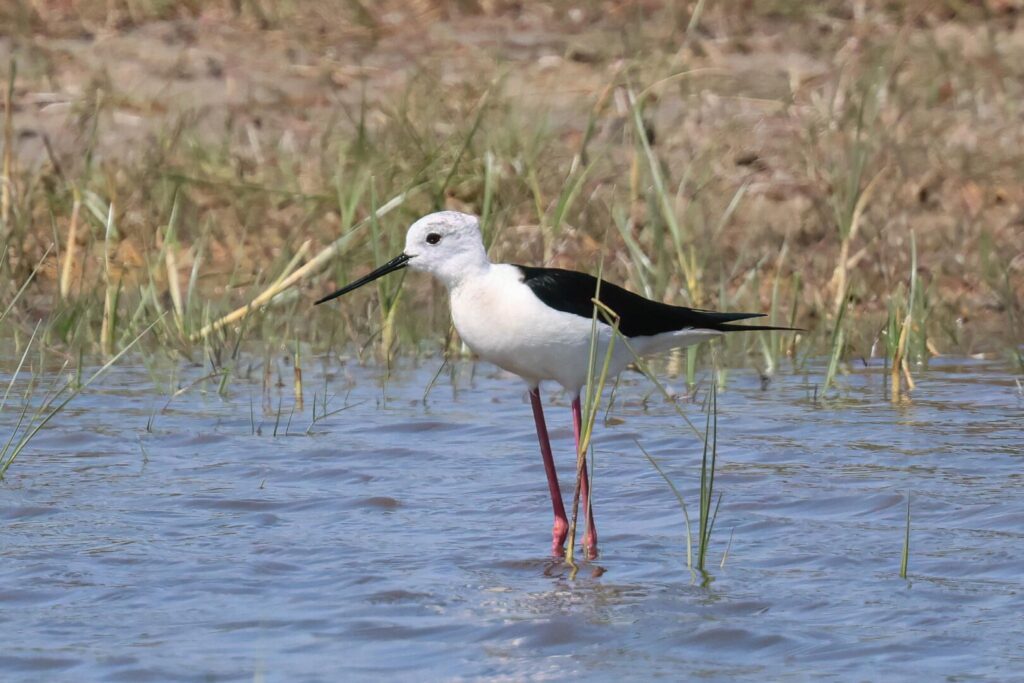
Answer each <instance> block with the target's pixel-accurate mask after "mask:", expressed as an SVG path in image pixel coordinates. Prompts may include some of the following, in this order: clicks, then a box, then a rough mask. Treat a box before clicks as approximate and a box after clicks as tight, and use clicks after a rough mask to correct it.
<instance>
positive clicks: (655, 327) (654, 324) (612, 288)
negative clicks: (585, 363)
mask: <svg viewBox="0 0 1024 683" xmlns="http://www.w3.org/2000/svg"><path fill="white" fill-rule="evenodd" d="M516 268H518V269H519V270H520V272H522V274H523V284H525V285H526V286H527V287H529V288H530V289H531V290H533V293H534V294H536V295H537V298H538V299H540V300H541V301H543V302H544V303H545V304H547V305H548V306H550V307H551V308H554V309H556V310H559V311H562V312H564V313H573V314H575V315H579V316H583V317H584V318H590V317H591V316H593V314H594V304H593V302H592V301H591V299H593V297H594V294H595V293H596V292H597V278H595V277H594V276H593V275H588V274H586V273H580V272H578V271H575V270H563V269H561V268H532V267H530V266H516ZM599 296H600V299H601V302H602V303H604V305H606V306H607V307H608V308H610V309H612V310H613V311H615V312H616V313H617V314H618V315H619V330H620V331H621V332H622V334H624V335H626V336H627V337H646V336H650V335H655V334H661V333H662V332H674V331H675V330H681V329H684V328H687V327H692V328H697V329H704V330H719V331H722V332H733V331H739V330H784V329H789V328H785V327H768V326H749V327H747V326H743V325H730V324H728V323H731V322H734V321H736V320H746V319H748V318H760V317H762V316H763V315H764V314H763V313H717V312H715V311H703V310H700V309H696V308H686V307H685V306H672V305H670V304H663V303H661V302H660V301H651V300H650V299H645V298H644V297H642V296H640V295H639V294H634V293H633V292H630V291H628V290H625V289H623V288H622V287H619V286H618V285H613V284H612V283H610V282H608V281H607V280H601V291H600V295H599ZM599 320H600V318H599ZM602 322H603V321H602Z"/></svg>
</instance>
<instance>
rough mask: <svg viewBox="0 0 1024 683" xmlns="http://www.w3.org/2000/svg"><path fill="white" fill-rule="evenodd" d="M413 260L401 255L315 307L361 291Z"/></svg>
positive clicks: (329, 295) (328, 296)
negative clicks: (360, 289) (363, 287)
mask: <svg viewBox="0 0 1024 683" xmlns="http://www.w3.org/2000/svg"><path fill="white" fill-rule="evenodd" d="M411 258H412V256H407V255H405V254H399V255H398V256H396V257H395V258H393V259H391V260H390V261H388V262H387V263H385V264H384V265H383V266H381V267H380V268H378V269H377V270H375V271H373V272H372V273H370V274H369V275H364V276H363V277H361V278H359V279H358V280H356V281H355V282H351V283H349V284H347V285H345V286H344V287H342V288H341V289H339V290H338V291H337V292H335V293H333V294H328V295H327V296H325V297H324V298H322V299H320V300H318V301H317V302H316V303H315V304H313V305H314V306H316V305H317V304H322V303H323V302H325V301H330V300H331V299H337V298H338V297H339V296H341V295H342V294H348V293H349V292H351V291H352V290H353V289H359V288H360V287H362V286H363V285H365V284H366V283H368V282H373V281H374V280H376V279H377V278H379V277H381V276H382V275H387V274H388V273H392V272H394V271H396V270H401V269H402V268H405V266H406V264H407V263H409V259H411Z"/></svg>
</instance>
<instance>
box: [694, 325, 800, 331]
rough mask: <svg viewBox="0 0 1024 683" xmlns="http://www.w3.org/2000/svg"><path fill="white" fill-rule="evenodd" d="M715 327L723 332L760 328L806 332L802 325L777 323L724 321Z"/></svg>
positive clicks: (757, 329)
mask: <svg viewBox="0 0 1024 683" xmlns="http://www.w3.org/2000/svg"><path fill="white" fill-rule="evenodd" d="M714 329H716V330H719V331H721V332H757V331H759V330H762V331H763V330H777V331H779V332H806V330H804V329H803V328H801V327H776V326H775V325H730V324H728V323H723V324H721V325H716V326H715V327H714Z"/></svg>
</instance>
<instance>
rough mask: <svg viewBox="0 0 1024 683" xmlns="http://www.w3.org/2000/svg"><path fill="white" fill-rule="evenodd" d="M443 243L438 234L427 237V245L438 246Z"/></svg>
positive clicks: (433, 233) (434, 233)
mask: <svg viewBox="0 0 1024 683" xmlns="http://www.w3.org/2000/svg"><path fill="white" fill-rule="evenodd" d="M440 241H441V235H440V234H439V233H436V232H432V233H430V234H429V235H427V244H437V243H438V242H440Z"/></svg>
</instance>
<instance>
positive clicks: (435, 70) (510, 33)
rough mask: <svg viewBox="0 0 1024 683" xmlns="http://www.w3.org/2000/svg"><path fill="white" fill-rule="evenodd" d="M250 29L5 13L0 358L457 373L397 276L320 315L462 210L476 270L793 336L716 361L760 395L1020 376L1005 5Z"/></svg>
mask: <svg viewBox="0 0 1024 683" xmlns="http://www.w3.org/2000/svg"><path fill="white" fill-rule="evenodd" d="M265 6H266V7H265ZM270 6H271V3H260V2H242V3H237V4H235V5H233V4H231V3H201V2H195V3H185V4H183V5H178V4H174V3H158V2H152V1H143V2H124V3H109V2H95V3H89V2H85V3H78V4H76V5H75V6H74V7H73V8H66V7H63V6H62V5H60V4H59V3H53V4H52V5H51V4H40V3H30V2H27V1H26V0H16V2H15V3H14V5H13V7H9V8H8V9H5V10H3V12H2V13H0V21H2V22H3V29H4V30H3V31H0V33H2V34H3V35H6V36H9V37H8V38H4V39H2V42H0V56H3V58H4V60H3V65H4V66H3V68H4V70H5V77H4V82H5V90H6V91H7V100H6V105H5V110H4V136H3V176H4V181H3V196H2V206H0V214H2V215H0V221H2V227H0V242H2V245H3V247H4V249H3V251H2V253H0V310H2V309H8V312H7V314H6V315H5V317H4V321H3V324H4V327H5V331H4V336H5V337H6V336H8V335H11V336H13V337H19V338H21V339H25V338H27V337H28V335H29V333H30V332H31V331H32V329H33V328H34V326H35V324H36V322H37V321H38V320H39V319H43V320H44V321H45V324H44V326H43V328H42V329H41V331H40V341H41V343H44V344H46V345H49V346H52V347H55V348H60V349H65V350H68V351H70V352H71V353H72V354H77V353H78V352H80V351H82V350H84V351H85V352H86V353H91V352H94V351H98V352H101V353H102V354H105V355H107V356H108V357H109V356H110V355H112V354H114V353H116V352H117V351H118V350H119V349H121V348H123V347H124V346H125V345H126V344H127V343H128V342H130V341H131V340H132V339H134V338H135V337H136V335H137V334H138V333H139V332H140V331H141V330H142V329H143V328H145V327H146V326H147V325H149V324H151V323H152V322H153V321H155V320H158V319H159V322H158V324H157V325H156V327H154V329H153V331H152V333H151V339H150V340H149V343H154V344H159V345H161V346H162V347H165V348H168V349H172V350H174V351H176V352H180V353H181V354H183V355H185V356H187V357H190V358H193V359H202V358H215V359H216V362H217V363H220V364H221V365H224V364H226V363H227V361H226V360H225V359H226V358H229V357H230V356H231V354H232V352H233V350H236V349H237V348H238V346H239V344H240V343H242V342H244V341H246V340H249V341H258V342H264V343H267V344H271V345H275V347H276V348H281V349H294V348H295V346H296V344H297V343H298V342H303V343H309V344H311V345H312V348H313V349H315V350H317V351H322V350H326V349H340V348H343V347H348V348H355V349H356V350H357V351H358V352H360V353H365V354H390V353H407V352H415V351H422V350H428V351H429V350H433V351H438V350H443V349H457V348H458V346H457V339H456V338H455V337H454V335H453V333H452V331H451V329H450V323H449V321H448V316H447V308H446V305H445V303H444V301H443V297H442V296H440V294H441V292H440V290H439V289H438V286H437V285H435V284H433V283H431V282H429V281H428V280H427V279H426V278H425V277H422V276H417V275H413V276H409V277H408V278H406V282H405V283H404V286H402V287H401V288H399V285H400V283H399V281H397V279H396V280H394V281H387V282H384V283H382V284H381V287H380V288H379V289H378V290H377V291H372V290H371V289H369V288H368V290H367V291H365V292H359V293H357V294H354V295H353V296H351V297H348V298H346V299H344V300H341V301H339V302H335V303H334V304H332V305H331V306H330V307H329V308H328V307H319V308H316V309H313V308H312V307H311V302H312V301H313V300H314V299H315V298H317V297H318V296H319V295H321V294H323V293H325V292H327V291H329V290H330V289H331V288H332V287H333V286H334V285H336V284H338V283H340V282H342V281H347V280H349V279H351V278H353V277H355V276H357V275H358V274H361V273H362V272H365V271H366V270H367V269H368V268H369V267H371V266H372V265H373V264H375V263H379V262H381V261H382V260H384V259H385V258H388V257H390V256H391V255H394V254H395V253H397V252H398V251H400V250H401V245H402V242H403V235H404V230H405V227H406V226H407V225H408V224H409V223H410V222H411V221H412V220H414V219H415V218H416V217H418V216H420V215H422V214H423V213H426V212H429V211H433V210H437V209H442V208H456V209H460V210H465V211H470V212H473V213H477V214H480V215H481V216H482V217H483V221H484V226H485V231H486V234H487V238H488V240H489V241H490V243H491V254H492V256H493V257H494V258H496V259H500V260H508V261H513V262H524V263H538V264H540V263H543V264H548V265H557V266H563V267H574V268H580V269H585V270H591V271H595V272H596V270H597V264H596V263H595V262H594V261H595V259H596V258H597V255H598V254H602V253H603V254H604V255H605V257H604V259H605V262H604V264H603V272H604V274H605V277H607V278H608V279H611V280H613V281H617V282H621V283H623V284H626V285H627V286H629V287H630V288H632V289H634V290H636V291H639V292H642V293H644V294H645V295H647V296H650V297H653V298H658V299H663V300H666V301H671V302H674V303H679V304H687V305H694V306H700V307H708V308H722V309H735V310H748V309H749V310H762V311H765V312H768V313H770V315H771V317H772V319H773V320H774V321H775V322H776V323H787V322H788V321H796V322H797V323H798V324H799V325H800V326H802V327H806V328H808V329H809V330H810V333H809V334H807V335H804V336H803V337H802V338H801V339H800V341H799V344H797V343H796V342H795V340H794V339H793V338H792V336H790V335H763V336H761V337H760V338H757V337H754V336H753V335H751V336H748V337H746V338H738V339H735V340H733V341H731V342H730V346H729V347H727V349H726V351H727V352H731V353H737V354H739V353H743V354H748V355H750V356H751V357H752V358H753V362H754V363H755V364H757V365H758V366H759V367H760V368H761V369H762V370H763V371H765V372H766V373H768V374H770V373H771V371H773V370H774V368H775V367H776V366H777V365H778V364H779V363H781V362H783V359H785V358H786V357H790V358H794V359H796V360H797V361H799V358H800V357H801V356H804V355H806V354H818V353H834V354H835V356H836V359H837V362H838V361H841V360H843V359H850V358H858V357H868V356H871V355H876V356H882V357H887V358H890V359H892V360H893V361H895V362H896V364H898V365H899V364H902V363H903V361H904V359H907V360H908V361H909V363H918V362H923V361H927V359H928V358H929V357H930V356H932V355H933V354H935V353H985V354H990V355H1003V356H1008V357H1014V356H1015V355H1016V356H1017V357H1018V359H1017V362H1021V360H1020V359H1019V353H1020V351H1019V348H1020V347H1019V344H1020V342H1021V339H1022V338H1024V331H1022V330H1024V328H1022V326H1024V313H1022V308H1021V301H1022V296H1024V283H1022V280H1024V277H1022V271H1024V224H1022V219H1021V215H1022V208H1024V189H1022V186H1021V184H1020V182H1019V179H1020V178H1021V177H1024V157H1022V156H1021V152H1020V150H1021V149H1024V144H1022V143H1024V139H1022V138H1024V134H1022V132H1021V131H1022V128H1021V127H1020V125H1019V121H1020V120H1021V117H1022V116H1024V111H1022V108H1024V104H1022V103H1024V97H1022V95H1024V93H1022V92H1021V89H1022V86H1021V83H1022V82H1024V78H1022V77H1024V73H1022V71H1024V30H1022V29H1021V28H1020V27H1019V23H1020V22H1019V20H1018V12H1019V8H1018V7H1017V6H1016V5H1014V4H1013V3H989V4H984V3H979V4H966V5H965V4H963V3H948V4H942V3H938V4H930V5H928V6H927V7H923V6H922V7H916V6H914V5H912V4H911V5H908V6H907V7H906V8H903V9H900V10H894V9H892V8H890V7H889V6H888V5H885V4H881V3H870V2H869V3H862V4H860V5H858V6H857V10H856V11H851V10H849V9H848V8H847V4H846V3H824V4H815V5H814V7H813V9H811V8H808V7H807V6H806V5H805V3H790V2H785V1H781V2H778V1H777V2H754V3H748V4H745V5H742V6H741V5H739V4H737V3H724V2H721V3H716V2H708V3H675V2H664V3H657V2H655V3H645V4H640V3H614V2H613V3H604V4H602V5H600V7H598V6H596V5H595V6H593V7H591V6H589V5H586V6H576V5H572V4H569V3H558V2H553V3H540V4H531V5H530V6H529V7H527V8H520V9H515V8H512V7H506V6H505V5H504V4H502V3H474V2H469V3H458V2H450V3H449V2H426V1H424V2H419V3H390V4H389V3H384V4H382V5H379V6H378V5H374V6H373V7H371V6H370V5H369V4H360V3H353V2H341V3H330V2H323V3H301V4H300V3H294V4H292V3H277V4H273V8H274V9H268V7H270ZM698 10H699V13H698ZM339 238H340V239H339ZM912 243H913V245H914V248H912ZM332 244H333V245H335V248H334V251H333V252H331V253H330V254H327V253H325V252H324V250H325V249H327V248H328V247H329V246H330V245H332ZM915 252H916V254H915ZM319 254H323V256H321V257H320V259H319V260H318V261H316V262H315V263H314V264H313V266H312V267H307V265H308V264H309V262H310V261H311V260H313V259H316V258H317V255H319ZM915 255H916V261H915V262H914V267H913V268H912V259H913V258H915ZM296 273H298V275H296ZM290 276H291V277H290ZM292 281H294V283H292ZM282 282H284V283H285V284H287V286H285V287H283V288H280V289H279V291H278V289H271V288H272V287H273V286H274V285H275V284H281V283H282ZM912 283H913V287H912ZM268 290H269V291H268ZM261 294H262V295H264V296H263V297H262V299H258V297H260V295H261ZM254 300H257V301H258V304H259V305H258V306H255V307H253V308H252V310H251V311H243V312H242V313H240V314H239V315H238V316H237V317H236V318H234V319H232V320H231V322H230V323H228V324H224V325H220V326H218V325H217V321H218V320H220V319H222V318H223V316H225V315H227V314H229V313H230V312H231V311H234V310H236V309H238V308H239V307H241V306H246V305H247V304H249V303H250V302H252V301H254ZM904 330H906V332H905V333H904ZM901 337H905V338H901ZM350 345H351V346H350ZM826 384H828V382H826Z"/></svg>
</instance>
